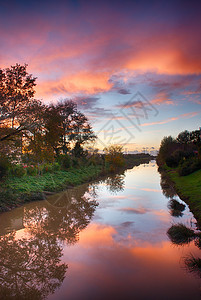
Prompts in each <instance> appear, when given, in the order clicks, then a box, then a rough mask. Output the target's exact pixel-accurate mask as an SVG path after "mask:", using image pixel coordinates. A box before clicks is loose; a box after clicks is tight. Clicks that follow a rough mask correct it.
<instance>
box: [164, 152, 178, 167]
mask: <svg viewBox="0 0 201 300" xmlns="http://www.w3.org/2000/svg"><path fill="white" fill-rule="evenodd" d="M165 162H166V165H167V166H168V167H170V168H176V167H177V166H178V165H179V162H178V160H177V158H176V157H174V156H173V155H170V156H168V157H167V158H166V160H165Z"/></svg>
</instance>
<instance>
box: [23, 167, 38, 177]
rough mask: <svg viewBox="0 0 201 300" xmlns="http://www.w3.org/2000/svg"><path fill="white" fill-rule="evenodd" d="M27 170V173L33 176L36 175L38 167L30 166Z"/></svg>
mask: <svg viewBox="0 0 201 300" xmlns="http://www.w3.org/2000/svg"><path fill="white" fill-rule="evenodd" d="M26 171H27V175H31V176H34V175H37V171H38V170H37V168H35V167H34V166H28V167H27V168H26Z"/></svg>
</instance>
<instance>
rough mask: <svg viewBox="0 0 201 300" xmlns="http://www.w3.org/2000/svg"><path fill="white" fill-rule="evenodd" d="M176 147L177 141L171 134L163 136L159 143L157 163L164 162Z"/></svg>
mask: <svg viewBox="0 0 201 300" xmlns="http://www.w3.org/2000/svg"><path fill="white" fill-rule="evenodd" d="M177 148H178V143H177V141H176V140H175V139H174V138H173V137H172V136H165V137H164V138H163V139H162V141H161V145H160V149H159V153H158V156H157V163H158V164H159V165H161V164H164V163H165V161H166V159H167V158H168V157H169V156H170V155H171V153H173V152H174V151H175V150H176V149H177Z"/></svg>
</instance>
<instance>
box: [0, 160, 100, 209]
mask: <svg viewBox="0 0 201 300" xmlns="http://www.w3.org/2000/svg"><path fill="white" fill-rule="evenodd" d="M101 174H102V168H101V166H99V165H96V166H94V165H91V166H82V167H80V168H79V169H78V168H71V169H69V170H68V171H56V172H54V173H45V174H43V175H42V176H30V175H26V176H23V177H20V178H17V177H11V176H10V177H8V178H7V179H6V180H5V181H4V182H3V183H2V185H1V189H0V211H7V210H9V209H12V208H14V207H16V206H19V205H21V204H23V203H25V202H29V201H33V200H39V199H43V196H42V192H44V191H49V192H59V191H62V190H65V189H67V188H68V187H69V186H77V185H79V184H82V183H84V182H89V181H91V180H94V179H96V178H98V177H99V176H100V175H101Z"/></svg>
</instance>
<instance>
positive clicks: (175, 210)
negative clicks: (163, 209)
mask: <svg viewBox="0 0 201 300" xmlns="http://www.w3.org/2000/svg"><path fill="white" fill-rule="evenodd" d="M167 207H168V208H169V212H170V214H171V216H173V217H182V216H183V211H184V210H185V205H184V204H182V203H180V202H179V201H177V200H175V199H171V200H170V201H168V205H167Z"/></svg>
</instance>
